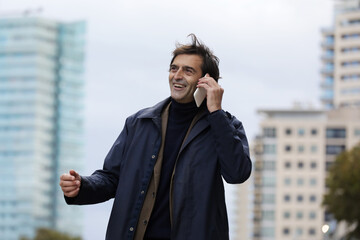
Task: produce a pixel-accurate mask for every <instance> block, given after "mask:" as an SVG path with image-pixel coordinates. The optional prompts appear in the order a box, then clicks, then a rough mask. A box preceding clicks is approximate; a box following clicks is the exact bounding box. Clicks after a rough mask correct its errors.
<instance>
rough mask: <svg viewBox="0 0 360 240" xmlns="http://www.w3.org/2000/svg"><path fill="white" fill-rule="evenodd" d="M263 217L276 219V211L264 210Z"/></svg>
mask: <svg viewBox="0 0 360 240" xmlns="http://www.w3.org/2000/svg"><path fill="white" fill-rule="evenodd" d="M262 219H264V220H274V219H275V213H274V211H271V210H268V211H266V210H265V211H262Z"/></svg>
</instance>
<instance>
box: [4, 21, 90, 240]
mask: <svg viewBox="0 0 360 240" xmlns="http://www.w3.org/2000/svg"><path fill="white" fill-rule="evenodd" d="M84 36H85V23H84V22H75V23H68V24H63V23H57V22H53V21H49V20H44V19H39V18H19V19H0V240H18V239H19V237H20V236H27V237H33V236H34V234H35V231H36V229H37V228H39V227H47V228H53V229H56V230H58V231H62V232H68V233H70V234H72V235H81V231H82V226H81V225H82V217H81V216H82V214H81V212H80V209H79V208H77V207H69V206H66V205H65V203H64V200H63V195H62V193H61V192H60V188H59V186H58V179H59V176H60V174H61V173H63V172H65V171H67V170H68V169H69V168H76V169H81V168H82V165H83V163H82V162H83V157H82V156H83V153H82V151H83V142H82V137H83V89H84V79H83V75H84V69H83V65H84Z"/></svg>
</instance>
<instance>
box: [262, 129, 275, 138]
mask: <svg viewBox="0 0 360 240" xmlns="http://www.w3.org/2000/svg"><path fill="white" fill-rule="evenodd" d="M263 132H264V137H268V138H276V128H264V129H263Z"/></svg>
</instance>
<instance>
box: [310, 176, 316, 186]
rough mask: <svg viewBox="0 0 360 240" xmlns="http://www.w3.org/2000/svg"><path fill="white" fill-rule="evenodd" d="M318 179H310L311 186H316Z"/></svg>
mask: <svg viewBox="0 0 360 240" xmlns="http://www.w3.org/2000/svg"><path fill="white" fill-rule="evenodd" d="M316 184H317V179H316V178H310V186H316Z"/></svg>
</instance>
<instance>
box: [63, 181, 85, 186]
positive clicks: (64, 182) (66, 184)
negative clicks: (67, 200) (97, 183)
mask: <svg viewBox="0 0 360 240" xmlns="http://www.w3.org/2000/svg"><path fill="white" fill-rule="evenodd" d="M59 185H60V186H61V187H70V186H77V187H79V186H80V181H60V183H59Z"/></svg>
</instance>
